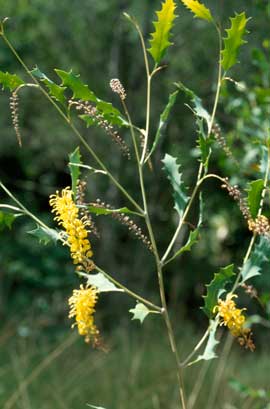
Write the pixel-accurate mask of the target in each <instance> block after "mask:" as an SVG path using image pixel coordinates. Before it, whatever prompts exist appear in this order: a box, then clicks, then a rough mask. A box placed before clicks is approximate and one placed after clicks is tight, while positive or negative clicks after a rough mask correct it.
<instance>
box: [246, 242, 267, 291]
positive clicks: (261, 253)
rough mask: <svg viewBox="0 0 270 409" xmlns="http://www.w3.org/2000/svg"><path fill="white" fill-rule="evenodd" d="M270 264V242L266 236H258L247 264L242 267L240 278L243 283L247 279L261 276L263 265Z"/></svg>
mask: <svg viewBox="0 0 270 409" xmlns="http://www.w3.org/2000/svg"><path fill="white" fill-rule="evenodd" d="M269 262H270V240H269V238H268V237H266V236H260V239H259V242H258V243H257V244H256V245H255V247H254V250H253V251H252V253H251V256H250V257H249V259H248V260H247V262H246V263H245V264H244V265H243V268H242V271H241V276H242V281H241V283H244V282H245V281H247V280H248V279H250V278H252V277H255V276H258V275H260V274H261V269H262V268H263V265H264V263H269Z"/></svg>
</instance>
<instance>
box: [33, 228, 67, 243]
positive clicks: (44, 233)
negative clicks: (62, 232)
mask: <svg viewBox="0 0 270 409" xmlns="http://www.w3.org/2000/svg"><path fill="white" fill-rule="evenodd" d="M27 233H29V234H31V235H32V236H34V237H36V238H37V239H38V241H39V242H40V243H42V244H45V245H46V244H48V243H50V242H52V243H56V242H57V240H59V239H60V236H59V233H58V232H57V231H56V230H54V229H49V228H46V229H45V227H42V226H37V228H36V229H34V230H31V231H28V232H27Z"/></svg>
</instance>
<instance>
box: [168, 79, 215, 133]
mask: <svg viewBox="0 0 270 409" xmlns="http://www.w3.org/2000/svg"><path fill="white" fill-rule="evenodd" d="M175 85H176V86H177V87H178V88H179V89H180V90H181V91H183V92H184V93H185V94H186V96H187V97H188V98H189V99H190V100H191V102H192V105H193V112H194V114H195V115H196V117H198V118H201V119H203V120H204V121H205V122H206V124H207V130H208V133H209V132H210V128H211V115H210V114H209V112H207V110H206V109H205V108H204V106H203V104H202V100H201V98H200V97H198V96H197V95H196V94H195V93H194V92H193V91H192V90H191V89H189V88H187V87H185V85H184V84H183V83H182V82H176V83H175ZM199 131H200V132H201V129H199Z"/></svg>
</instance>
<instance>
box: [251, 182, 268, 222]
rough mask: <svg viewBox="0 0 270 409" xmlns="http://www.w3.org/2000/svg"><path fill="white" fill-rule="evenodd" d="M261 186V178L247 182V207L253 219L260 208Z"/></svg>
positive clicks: (262, 185)
mask: <svg viewBox="0 0 270 409" xmlns="http://www.w3.org/2000/svg"><path fill="white" fill-rule="evenodd" d="M263 188H264V181H263V180H262V179H258V180H254V181H253V182H250V183H249V184H248V189H247V191H248V207H249V210H250V213H251V216H252V217H253V219H255V218H256V216H257V214H258V211H259V208H260V202H261V198H262V191H263Z"/></svg>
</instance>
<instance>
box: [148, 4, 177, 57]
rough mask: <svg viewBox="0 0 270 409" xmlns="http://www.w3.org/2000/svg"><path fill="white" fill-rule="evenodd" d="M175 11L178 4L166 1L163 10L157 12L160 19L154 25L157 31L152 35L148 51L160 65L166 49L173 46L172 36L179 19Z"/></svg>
mask: <svg viewBox="0 0 270 409" xmlns="http://www.w3.org/2000/svg"><path fill="white" fill-rule="evenodd" d="M175 9H176V3H175V2H174V1H173V0H165V1H164V3H162V8H161V10H160V11H157V12H156V14H157V18H158V19H157V21H154V23H153V24H154V26H155V31H154V32H153V33H151V36H152V38H151V40H150V48H149V49H148V51H149V53H150V54H151V55H152V57H153V58H154V61H155V63H156V64H159V63H160V60H161V59H162V58H163V57H164V54H165V51H166V49H167V48H168V47H169V46H170V45H172V44H173V43H172V42H170V36H171V29H172V27H173V23H174V20H175V18H176V17H177V16H176V14H175V13H174V12H175Z"/></svg>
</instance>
